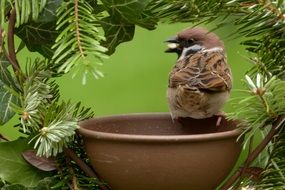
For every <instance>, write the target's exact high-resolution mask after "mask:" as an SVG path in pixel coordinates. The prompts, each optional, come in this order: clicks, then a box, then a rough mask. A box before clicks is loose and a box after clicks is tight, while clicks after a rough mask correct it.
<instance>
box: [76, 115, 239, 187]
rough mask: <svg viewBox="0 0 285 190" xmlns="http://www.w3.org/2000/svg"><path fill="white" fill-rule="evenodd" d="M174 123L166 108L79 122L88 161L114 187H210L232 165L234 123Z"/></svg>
mask: <svg viewBox="0 0 285 190" xmlns="http://www.w3.org/2000/svg"><path fill="white" fill-rule="evenodd" d="M216 121H217V117H212V118H208V119H203V120H195V119H190V118H187V119H183V120H180V121H179V122H177V121H176V122H173V121H172V119H171V117H170V115H169V114H168V113H149V114H130V115H117V116H107V117H98V118H94V119H91V120H86V121H83V122H81V123H80V129H79V132H80V133H81V135H82V137H83V140H84V144H85V148H86V151H87V154H88V156H89V158H90V160H91V164H92V166H93V167H94V169H95V170H96V171H97V173H98V174H99V176H100V177H101V178H102V179H103V180H105V181H106V182H107V183H108V184H109V186H110V187H111V188H112V190H213V189H215V188H216V187H217V186H218V185H219V184H220V183H221V182H222V181H223V179H224V178H225V177H226V176H227V175H228V174H229V172H230V171H231V169H232V168H233V167H234V165H235V163H236V161H237V159H238V157H239V154H240V151H241V142H237V140H236V139H237V137H238V136H239V135H240V133H241V131H240V130H238V129H236V125H237V122H235V121H227V120H226V119H224V118H223V119H222V121H221V124H220V126H219V127H216V126H215V125H216Z"/></svg>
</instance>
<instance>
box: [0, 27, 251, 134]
mask: <svg viewBox="0 0 285 190" xmlns="http://www.w3.org/2000/svg"><path fill="white" fill-rule="evenodd" d="M189 26H191V25H190V24H159V25H158V27H157V29H156V30H153V31H148V30H145V29H142V28H140V27H136V31H135V36H134V39H133V40H132V41H130V42H126V43H123V44H120V45H119V46H118V47H117V50H116V52H115V53H114V54H113V55H112V56H111V57H110V58H109V59H108V60H106V61H105V63H104V65H103V66H101V67H100V70H101V71H102V72H103V73H104V74H105V77H104V78H101V79H99V80H95V79H93V78H92V77H90V78H88V82H87V84H86V85H82V82H81V78H79V77H77V78H75V79H72V78H71V75H72V73H70V74H67V75H65V76H63V77H61V78H59V79H57V81H58V84H59V85H60V93H61V97H62V99H65V100H69V99H71V100H72V101H73V102H78V101H81V102H82V104H83V105H85V106H87V107H92V109H93V110H94V111H95V114H96V115H97V116H99V115H110V114H123V113H138V112H167V111H168V105H167V100H166V89H167V82H168V73H169V71H170V70H171V68H172V66H173V64H174V63H175V60H176V58H177V57H176V55H175V54H166V53H164V50H165V49H166V44H165V43H163V41H164V40H166V39H168V38H169V37H171V36H174V35H175V34H176V33H177V32H178V31H180V30H182V29H184V28H186V27H189ZM204 27H205V26H204ZM214 27H215V25H210V26H206V28H208V29H212V28H214ZM234 31H235V29H234V28H233V26H228V27H224V28H222V29H219V30H216V31H215V33H217V34H218V35H219V36H220V38H221V39H223V40H224V43H225V47H226V51H227V55H228V63H229V64H230V66H231V68H232V72H233V76H234V86H233V88H234V89H240V88H242V86H241V84H242V83H241V79H242V78H243V77H244V73H245V72H246V70H247V69H248V68H249V66H250V65H249V63H248V62H247V61H246V59H245V58H244V56H247V55H246V54H247V53H246V52H245V50H244V48H243V47H242V46H240V45H239V43H240V40H239V39H234V38H233V37H231V36H229V34H231V33H233V32H234ZM29 56H30V52H28V51H27V50H25V51H22V52H21V53H20V54H19V55H18V59H19V61H20V62H22V63H24V62H25V61H26V59H27V57H29ZM37 56H39V54H36V53H33V54H32V57H34V58H35V57H37ZM235 96H237V93H235V92H234V90H233V92H232V95H231V98H233V97H235ZM224 110H225V111H226V112H229V111H233V109H232V107H231V105H230V104H227V105H226V106H225V109H224ZM16 122H17V118H16V117H15V118H13V119H12V120H11V121H10V122H9V123H7V124H6V125H4V126H0V133H3V134H4V135H6V136H8V137H10V138H11V139H15V138H16V137H17V136H18V133H17V130H16V129H14V128H13V125H14V124H15V123H16Z"/></svg>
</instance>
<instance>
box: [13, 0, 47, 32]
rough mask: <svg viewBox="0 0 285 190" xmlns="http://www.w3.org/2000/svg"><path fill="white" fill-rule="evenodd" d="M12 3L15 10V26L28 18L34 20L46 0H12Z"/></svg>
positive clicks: (25, 21) (23, 22)
mask: <svg viewBox="0 0 285 190" xmlns="http://www.w3.org/2000/svg"><path fill="white" fill-rule="evenodd" d="M13 4H14V7H15V10H16V27H19V26H20V25H22V24H25V23H27V22H28V21H29V20H33V21H36V20H37V19H38V17H39V14H40V13H41V11H42V10H43V9H44V7H45V6H46V4H47V0H32V1H31V0H14V1H13Z"/></svg>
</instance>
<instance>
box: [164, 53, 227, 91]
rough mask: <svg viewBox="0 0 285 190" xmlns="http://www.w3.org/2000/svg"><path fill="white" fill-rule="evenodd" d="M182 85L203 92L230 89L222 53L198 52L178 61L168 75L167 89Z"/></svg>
mask: <svg viewBox="0 0 285 190" xmlns="http://www.w3.org/2000/svg"><path fill="white" fill-rule="evenodd" d="M179 85H183V86H185V87H187V88H198V89H200V90H205V91H226V90H230V89H231V88H232V78H231V70H230V68H229V66H228V65H227V63H226V56H225V55H224V53H223V52H219V51H216V52H199V53H196V54H194V55H190V56H188V57H185V58H184V59H182V60H178V61H177V63H176V65H175V67H174V69H173V70H172V72H171V73H170V77H169V87H177V86H179Z"/></svg>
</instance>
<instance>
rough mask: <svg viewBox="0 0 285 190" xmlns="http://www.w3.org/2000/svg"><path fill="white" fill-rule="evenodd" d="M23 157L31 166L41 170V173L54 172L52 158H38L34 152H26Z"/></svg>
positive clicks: (54, 164)
mask: <svg viewBox="0 0 285 190" xmlns="http://www.w3.org/2000/svg"><path fill="white" fill-rule="evenodd" d="M22 155H23V157H24V158H25V160H26V161H27V162H29V163H30V164H31V165H32V166H35V167H36V168H38V169H40V170H43V171H53V170H56V167H55V166H56V163H55V160H54V159H52V158H45V157H39V156H37V155H36V152H35V150H27V151H25V152H23V153H22Z"/></svg>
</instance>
